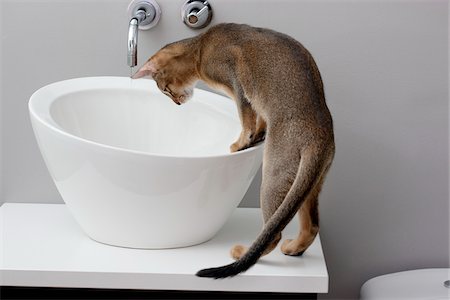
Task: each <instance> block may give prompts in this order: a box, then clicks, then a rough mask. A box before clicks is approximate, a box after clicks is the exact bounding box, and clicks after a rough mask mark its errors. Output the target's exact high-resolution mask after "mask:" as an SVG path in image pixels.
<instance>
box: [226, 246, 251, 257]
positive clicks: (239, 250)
mask: <svg viewBox="0 0 450 300" xmlns="http://www.w3.org/2000/svg"><path fill="white" fill-rule="evenodd" d="M247 250H248V249H247V247H245V246H242V245H235V246H234V247H233V248H231V251H230V254H231V257H232V258H233V259H235V260H238V259H239V258H241V257H242V256H244V254H245V253H246V252H247Z"/></svg>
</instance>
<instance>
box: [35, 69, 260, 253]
mask: <svg viewBox="0 0 450 300" xmlns="http://www.w3.org/2000/svg"><path fill="white" fill-rule="evenodd" d="M29 110H30V117H31V122H32V125H33V129H34V133H35V135H36V138H37V141H38V144H39V147H40V150H41V153H42V155H43V157H44V160H45V162H46V164H47V167H48V169H49V172H50V174H51V176H52V178H53V180H54V182H55V184H56V186H57V188H58V191H59V192H60V194H61V196H62V198H63V199H64V201H65V202H66V204H67V206H68V207H69V208H70V210H71V212H72V214H73V216H74V217H75V219H76V220H77V222H78V223H79V224H80V226H81V227H82V228H83V230H84V231H85V232H86V233H87V234H88V235H89V236H90V237H91V238H92V239H94V240H97V241H99V242H102V243H106V244H111V245H117V246H124V247H132V248H172V247H184V246H189V245H194V244H198V243H202V242H204V241H207V240H208V239H210V238H212V237H213V236H214V235H215V234H216V233H217V232H218V231H219V230H220V228H221V227H222V226H223V225H224V224H225V222H226V220H227V219H228V217H229V216H230V215H231V213H232V212H233V210H234V209H235V208H236V207H237V206H238V204H239V202H240V201H241V200H242V198H243V196H244V194H245V192H246V191H247V189H248V187H249V185H250V183H251V181H252V180H253V178H254V176H255V173H256V171H257V170H258V169H259V167H260V165H261V163H262V152H263V145H262V144H260V145H258V146H256V147H253V148H250V149H247V150H244V151H240V152H237V153H233V154H231V153H229V146H230V145H231V144H232V143H233V142H234V141H235V139H236V138H237V137H238V135H239V132H240V122H239V118H238V114H237V110H236V107H235V104H234V103H233V101H231V100H230V99H227V98H225V97H222V96H219V95H216V94H214V93H210V92H207V91H202V90H195V93H194V97H193V99H192V100H190V101H189V102H188V103H186V104H184V105H182V106H178V105H175V104H174V103H173V102H172V101H171V100H170V99H169V98H167V97H166V96H165V95H163V94H162V93H161V92H160V91H159V90H158V88H157V87H156V84H155V83H154V81H151V80H131V79H129V78H124V77H123V78H122V77H92V78H79V79H73V80H67V81H61V82H57V83H54V84H50V85H48V86H45V87H43V88H41V89H39V90H38V91H37V92H35V93H34V94H33V95H32V96H31V99H30V102H29Z"/></svg>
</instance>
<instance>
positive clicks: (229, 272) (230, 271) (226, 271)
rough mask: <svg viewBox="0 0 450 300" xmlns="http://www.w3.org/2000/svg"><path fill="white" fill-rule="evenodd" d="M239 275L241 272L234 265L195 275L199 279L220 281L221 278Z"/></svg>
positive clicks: (204, 270)
mask: <svg viewBox="0 0 450 300" xmlns="http://www.w3.org/2000/svg"><path fill="white" fill-rule="evenodd" d="M239 273H240V271H238V270H236V268H235V265H234V264H229V265H226V266H223V267H218V268H209V269H203V270H200V271H198V272H197V274H195V275H196V276H198V277H206V278H214V279H220V278H226V277H232V276H235V275H237V274H239Z"/></svg>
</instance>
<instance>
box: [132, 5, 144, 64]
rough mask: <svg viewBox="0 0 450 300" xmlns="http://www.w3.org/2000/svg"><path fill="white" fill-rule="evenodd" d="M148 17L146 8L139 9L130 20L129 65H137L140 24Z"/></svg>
mask: <svg viewBox="0 0 450 300" xmlns="http://www.w3.org/2000/svg"><path fill="white" fill-rule="evenodd" d="M146 18H147V14H146V12H145V11H144V10H138V11H137V12H136V13H135V15H134V16H133V18H132V19H131V20H130V24H129V27H128V55H127V63H128V66H129V67H130V68H131V67H135V66H136V65H137V46H138V31H139V24H141V23H142V21H144V20H145V19H146Z"/></svg>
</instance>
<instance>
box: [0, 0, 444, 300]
mask: <svg viewBox="0 0 450 300" xmlns="http://www.w3.org/2000/svg"><path fill="white" fill-rule="evenodd" d="M0 1H1V0H0ZM159 2H160V4H161V6H162V8H163V12H164V15H163V17H162V19H161V23H160V24H159V25H158V27H157V28H155V29H154V30H151V31H147V32H141V35H140V45H139V49H140V52H139V53H140V55H139V56H140V57H139V59H140V62H142V61H144V60H145V59H146V58H147V56H149V55H150V54H151V53H153V52H154V51H156V50H157V49H158V48H159V47H161V46H162V45H164V44H165V43H167V42H170V41H173V40H176V39H179V38H182V37H187V36H190V35H193V34H194V32H192V31H190V30H188V29H186V28H185V27H184V26H183V25H182V24H180V22H179V20H178V19H179V12H178V8H179V7H180V5H181V3H182V2H183V1H182V0H173V1H169V0H159ZM0 3H1V6H0V7H1V9H2V14H1V18H0V19H1V25H0V26H2V27H1V29H0V30H1V32H0V33H1V37H2V39H1V61H0V62H1V73H0V76H1V80H0V84H1V86H0V88H1V94H0V95H1V99H0V100H1V101H0V112H1V123H0V129H1V134H0V139H1V140H0V142H1V147H0V154H1V158H2V161H3V165H2V166H1V167H2V169H1V174H0V175H1V182H0V188H2V190H1V193H0V197H1V198H0V201H1V202H39V203H41V202H42V203H44V202H45V203H60V202H62V200H61V198H60V197H59V195H58V194H57V191H56V189H55V187H54V185H53V183H52V182H51V179H50V177H49V175H48V173H47V171H46V168H45V166H44V163H43V161H42V159H41V156H40V154H39V150H38V149H37V145H36V143H35V140H34V137H33V134H32V131H31V127H30V124H29V119H28V114H27V101H28V99H29V97H30V95H31V94H32V93H33V92H34V91H35V90H36V89H38V88H40V87H42V86H43V85H45V84H48V83H51V82H55V81H59V80H63V79H67V78H73V77H82V76H97V75H115V76H128V75H129V69H128V68H127V67H126V65H125V59H126V56H125V54H126V53H125V52H126V49H125V48H126V46H125V43H126V40H125V39H126V33H127V25H126V24H127V18H126V13H125V12H126V7H127V5H128V0H115V1H111V0H92V1H86V0H85V1H81V0H65V1H62V0H61V1H57V0H53V1H51V0H39V1H37V0H36V1H32V0H28V1H18V0H3V1H1V2H0ZM211 3H212V4H213V6H214V8H215V12H216V14H215V20H216V22H217V21H219V20H220V21H235V22H242V23H250V24H253V25H258V26H265V27H271V28H273V29H276V30H280V31H283V32H286V33H288V34H290V35H292V36H294V37H295V38H297V39H298V40H300V41H301V42H302V43H303V44H304V45H305V46H306V47H307V48H308V49H309V50H310V51H311V52H312V54H313V55H314V57H315V58H316V60H317V63H318V65H319V68H320V70H321V72H322V75H323V79H324V83H325V87H326V95H327V99H328V100H327V101H328V104H329V106H330V109H331V111H332V114H333V116H334V122H335V131H336V143H337V153H336V158H335V161H334V164H333V167H332V169H331V171H330V174H329V176H328V179H327V181H326V183H325V187H324V190H323V192H322V195H321V201H320V213H321V226H322V229H321V238H322V242H323V247H324V251H325V256H326V259H327V264H328V268H329V274H330V293H329V294H328V295H322V296H321V298H323V299H336V298H356V297H357V296H358V292H359V288H360V286H361V284H362V283H363V282H364V281H366V280H367V279H369V278H371V277H373V276H376V275H380V274H384V273H388V272H395V271H402V270H406V269H414V268H427V267H448V266H449V256H448V253H449V213H450V209H449V127H448V116H449V101H448V96H449V89H448V82H449V75H448V66H449V65H448V47H449V45H448V42H449V41H448V34H449V29H448V19H449V10H448V1H444V0H431V1H416V0H412V1H402V0H393V1H383V0H379V1H377V0H361V1H351V0H336V1H321V0H316V1H301V0H298V1H295V0H276V1H275V0H271V1H269V0H264V1H262V0H259V1H258V0H211ZM238 5H239V6H240V7H241V10H236V7H237V6H238ZM61 11H63V13H61ZM2 109H3V110H2ZM260 182H261V179H260V175H258V177H257V178H256V180H255V181H254V183H253V184H252V186H251V187H250V189H249V191H248V193H247V195H246V196H245V198H244V200H243V202H242V204H241V205H242V206H250V207H256V206H258V195H259V191H258V189H259V185H260Z"/></svg>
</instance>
